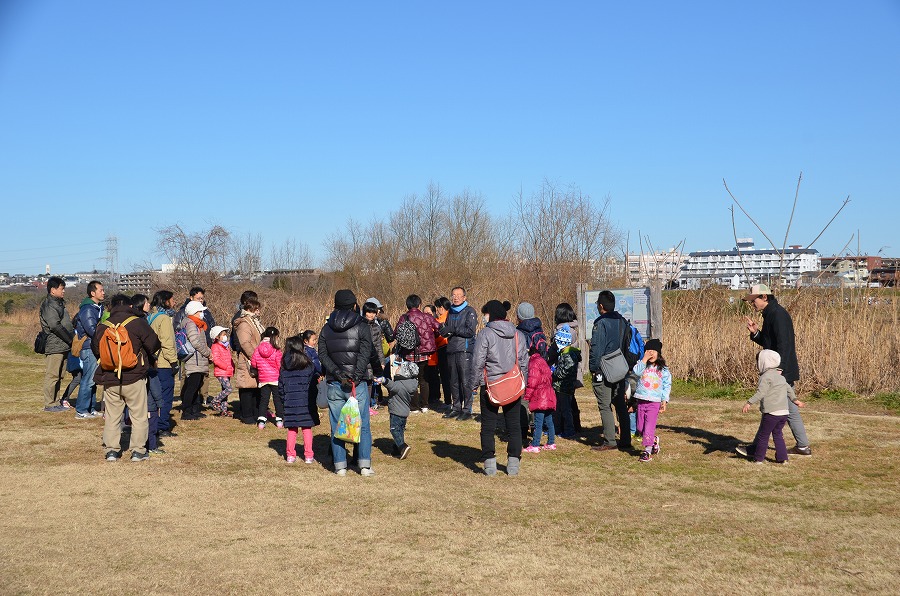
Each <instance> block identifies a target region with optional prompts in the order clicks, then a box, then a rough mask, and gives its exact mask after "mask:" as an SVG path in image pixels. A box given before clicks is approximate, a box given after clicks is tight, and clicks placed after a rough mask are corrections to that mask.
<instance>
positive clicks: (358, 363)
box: [319, 290, 375, 476]
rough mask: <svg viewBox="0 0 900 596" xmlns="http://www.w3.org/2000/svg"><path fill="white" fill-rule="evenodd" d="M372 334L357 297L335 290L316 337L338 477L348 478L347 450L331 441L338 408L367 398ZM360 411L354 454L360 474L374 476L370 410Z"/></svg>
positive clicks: (360, 409) (344, 444)
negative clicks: (358, 437)
mask: <svg viewBox="0 0 900 596" xmlns="http://www.w3.org/2000/svg"><path fill="white" fill-rule="evenodd" d="M373 349H374V346H373V345H372V333H371V332H370V331H369V325H368V324H367V323H366V321H365V319H363V318H362V317H361V316H360V314H359V305H358V304H357V302H356V296H355V295H354V294H353V292H351V291H350V290H338V291H337V292H335V294H334V310H333V311H332V312H331V314H330V315H329V316H328V320H327V321H326V323H325V326H324V327H322V331H321V333H319V359H320V360H321V362H322V367H323V368H324V369H325V380H326V383H327V387H328V414H329V418H330V420H331V453H332V457H333V459H334V471H335V473H336V474H337V475H338V476H346V475H347V446H346V443H345V442H344V441H342V440H340V439H335V438H334V430H335V428H337V424H338V420H339V419H340V415H341V408H343V407H344V404H345V403H347V400H349V399H350V397H351V395H353V394H354V393H355V394H356V396H366V395H368V394H369V393H368V391H369V388H368V385H367V384H366V369H367V367H368V365H369V362H370V361H371V359H372V351H373ZM361 406H362V407H360V408H359V419H360V425H361V429H360V439H359V448H358V451H357V455H358V459H357V463H358V464H359V473H360V474H361V475H362V476H374V475H375V471H374V470H372V429H371V427H370V426H369V408H367V407H365V406H364V405H363V404H361Z"/></svg>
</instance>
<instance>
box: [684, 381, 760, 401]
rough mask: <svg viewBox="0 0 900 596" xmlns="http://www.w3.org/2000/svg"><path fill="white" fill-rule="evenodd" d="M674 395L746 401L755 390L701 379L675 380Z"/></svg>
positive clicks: (734, 384) (737, 384)
mask: <svg viewBox="0 0 900 596" xmlns="http://www.w3.org/2000/svg"><path fill="white" fill-rule="evenodd" d="M672 395H673V396H677V395H683V396H686V397H695V398H699V399H733V400H745V399H747V398H748V397H750V396H751V395H753V389H750V388H748V387H744V386H743V385H741V384H739V383H731V384H728V385H722V384H719V383H711V382H709V381H701V380H699V379H687V380H683V379H674V380H673V381H672Z"/></svg>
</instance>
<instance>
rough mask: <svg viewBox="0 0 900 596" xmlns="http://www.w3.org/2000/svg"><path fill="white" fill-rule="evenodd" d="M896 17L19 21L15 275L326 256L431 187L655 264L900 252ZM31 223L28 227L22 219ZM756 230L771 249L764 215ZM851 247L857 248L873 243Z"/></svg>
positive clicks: (618, 5) (70, 15) (615, 12)
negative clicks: (550, 206) (208, 254)
mask: <svg viewBox="0 0 900 596" xmlns="http://www.w3.org/2000/svg"><path fill="white" fill-rule="evenodd" d="M898 106H900V2H897V1H896V0H871V1H867V2H846V1H821V0H817V1H797V2H793V1H792V2H783V1H778V2H775V1H772V2H766V1H762V2H723V1H721V0H716V1H709V2H678V3H675V2H668V1H648V2H640V3H630V2H571V3H566V2H553V3H551V2H535V3H529V2H503V3H487V2H452V3H450V2H448V3H432V2H404V3H390V2H388V3H384V2H378V3H376V2H341V3H330V2H320V3H312V2H309V3H307V2H288V1H274V0H273V1H270V2H231V1H221V0H218V1H199V0H196V1H189V2H181V1H178V2H175V1H154V2H122V1H120V0H117V1H100V0H95V1H91V2H71V1H68V0H0V197H2V204H3V206H4V210H5V212H6V213H7V220H6V224H7V225H6V226H4V230H3V234H2V235H0V238H2V240H0V271H8V272H10V273H14V272H26V273H31V272H39V271H42V270H43V268H44V265H45V264H46V263H51V265H53V269H54V271H74V270H79V269H86V268H92V267H95V266H96V267H98V268H102V267H104V265H105V262H104V260H103V257H104V250H105V245H104V243H103V242H102V240H103V239H104V238H105V237H106V235H107V234H111V233H115V234H116V235H117V236H118V239H119V260H120V263H121V268H122V269H123V270H127V269H128V266H129V265H130V264H132V263H139V262H143V261H146V260H147V259H148V258H149V259H151V260H152V261H153V262H154V263H155V264H157V265H158V264H160V263H161V262H162V260H163V259H162V257H161V256H160V255H158V254H155V252H156V233H155V232H154V228H159V227H162V226H166V225H169V224H172V223H176V222H177V223H181V224H183V225H185V226H186V227H188V228H192V229H200V228H202V227H204V226H208V225H209V224H211V223H218V224H221V225H223V226H225V227H227V228H229V229H231V230H233V231H235V232H237V233H239V234H243V233H247V232H253V233H255V232H261V233H263V235H264V237H265V245H266V246H269V245H270V244H272V243H278V242H281V241H283V240H284V239H286V238H288V237H294V238H296V239H297V240H299V241H303V242H306V243H307V244H308V245H309V246H310V247H311V249H312V250H313V251H314V253H316V254H317V255H318V256H322V254H323V253H322V249H321V242H322V240H323V238H325V237H326V236H327V234H328V233H329V232H330V231H331V230H333V229H334V228H335V227H336V226H340V225H341V224H342V223H343V222H345V221H346V219H347V217H348V216H350V215H355V216H356V217H357V218H359V219H361V220H366V219H368V218H371V217H374V216H375V215H376V214H378V213H386V212H388V211H390V210H392V209H395V208H396V207H397V206H398V205H399V203H400V201H401V200H402V198H403V197H404V196H405V195H408V194H410V193H421V192H422V191H423V190H424V189H425V187H426V185H427V184H428V183H429V181H434V182H436V183H438V184H440V185H441V187H442V188H443V190H444V191H445V192H446V193H449V194H453V193H455V192H458V191H461V190H463V189H465V188H468V189H471V190H474V191H478V192H480V193H481V194H482V195H483V196H484V197H485V198H486V200H487V202H488V204H489V206H490V207H491V209H492V210H494V211H496V212H497V213H500V212H502V211H503V210H504V209H505V208H506V207H507V206H508V205H509V203H510V201H511V200H512V198H513V196H514V195H515V193H517V192H518V190H519V189H520V188H522V189H524V191H525V193H526V194H528V193H530V192H532V191H533V190H535V189H537V188H538V187H539V185H540V183H541V181H542V180H543V179H544V178H547V179H549V180H552V181H554V182H557V183H559V184H562V185H566V184H575V185H577V186H579V187H580V188H581V189H582V190H583V191H584V192H585V193H587V194H589V195H590V196H592V197H594V198H595V199H597V200H602V199H603V198H604V197H606V196H609V197H610V200H611V205H612V209H611V215H612V218H613V220H614V221H615V222H616V223H617V224H618V225H619V226H620V227H621V228H622V229H623V230H626V231H630V232H631V237H632V248H633V247H634V238H635V237H636V235H637V233H638V230H640V231H641V232H643V233H644V234H646V235H649V236H650V238H651V240H652V241H653V243H654V244H655V245H657V246H659V247H666V246H670V245H674V244H676V243H677V242H679V241H680V240H682V239H685V240H686V247H687V249H688V250H702V249H711V248H720V249H725V248H730V247H731V246H733V244H734V241H733V237H732V230H731V222H730V216H729V213H728V210H727V209H728V207H729V205H730V199H729V197H728V195H727V193H726V192H725V190H724V188H723V186H722V179H723V178H725V179H727V181H728V183H729V186H730V187H731V189H732V190H733V191H734V192H735V194H736V195H737V196H738V198H739V199H740V200H742V201H743V202H744V204H745V206H746V207H747V208H748V209H749V210H750V211H751V213H752V214H753V215H754V216H755V217H756V218H757V219H758V221H759V222H760V224H761V225H762V226H763V227H764V228H766V229H767V231H771V235H772V237H773V238H774V239H775V240H776V242H778V243H780V242H781V241H782V240H783V238H784V230H785V226H786V223H787V220H788V216H789V214H790V208H791V201H792V200H793V195H794V187H795V184H796V179H797V176H798V174H799V173H800V172H801V171H802V172H803V175H804V182H803V186H802V188H801V193H800V203H799V208H798V212H797V216H796V218H795V223H794V226H793V229H792V234H791V237H790V243H791V244H806V243H808V242H810V241H811V240H812V239H813V238H814V237H815V235H816V234H817V233H818V231H819V230H820V228H821V227H822V226H823V225H824V224H825V223H826V222H827V220H828V219H829V218H830V217H831V215H832V214H833V212H834V211H835V210H836V209H837V208H838V207H839V205H840V203H841V201H842V200H843V199H844V198H845V197H846V196H847V195H850V196H851V203H850V205H849V206H848V208H847V209H846V210H845V211H844V213H843V214H842V215H841V216H840V218H839V219H838V220H837V221H836V223H835V224H834V225H833V227H832V228H831V229H830V230H829V231H828V232H827V233H826V234H825V236H824V237H823V238H822V239H821V240H820V241H819V242H818V243H817V244H816V248H819V250H820V251H821V252H823V253H826V254H830V253H832V252H833V251H838V250H840V249H841V247H842V246H844V244H845V243H846V242H847V241H848V240H849V239H850V237H851V235H852V234H854V233H856V231H857V230H859V231H860V234H861V249H862V251H863V252H869V253H875V252H876V251H878V250H879V248H881V247H883V246H885V245H894V246H891V248H888V249H884V252H885V253H890V254H896V255H900V239H898V238H897V233H896V227H897V220H898V218H897V216H896V209H897V207H896V206H897V205H898V198H900V197H898V189H900V108H898ZM10 216H11V218H10ZM738 233H739V234H740V235H748V236H753V237H754V238H755V239H757V244H758V245H760V244H764V242H763V239H762V237H761V234H759V233H758V232H757V231H756V230H755V229H754V228H753V227H752V225H751V224H750V223H749V222H748V221H747V220H746V219H744V218H739V220H738ZM852 248H853V250H854V251H855V249H856V241H855V240H854V242H853V245H852Z"/></svg>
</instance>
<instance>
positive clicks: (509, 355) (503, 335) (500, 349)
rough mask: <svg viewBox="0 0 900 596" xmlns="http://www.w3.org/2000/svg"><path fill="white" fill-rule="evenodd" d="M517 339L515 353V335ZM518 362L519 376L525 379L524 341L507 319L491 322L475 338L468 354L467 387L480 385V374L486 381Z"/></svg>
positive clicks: (481, 380)
mask: <svg viewBox="0 0 900 596" xmlns="http://www.w3.org/2000/svg"><path fill="white" fill-rule="evenodd" d="M516 336H518V338H519V352H518V354H516V348H515V346H516V344H515V338H516ZM517 362H518V364H519V368H520V369H521V371H522V375H523V377H525V380H526V382H527V380H528V340H526V339H525V335H524V334H523V333H522V332H521V331H517V330H516V328H515V326H514V325H513V324H512V323H510V322H509V321H491V322H490V323H488V324H487V325H486V326H485V328H484V329H482V330H481V331H480V332H479V333H478V335H477V336H476V337H475V349H474V351H473V353H472V368H471V370H470V371H469V378H468V379H467V380H468V386H469V387H478V386H480V385H484V374H485V371H487V376H488V380H494V379H497V378H499V377H501V376H503V375H505V374H506V373H508V372H509V371H511V370H512V368H513V366H514V365H515V364H516V363H517Z"/></svg>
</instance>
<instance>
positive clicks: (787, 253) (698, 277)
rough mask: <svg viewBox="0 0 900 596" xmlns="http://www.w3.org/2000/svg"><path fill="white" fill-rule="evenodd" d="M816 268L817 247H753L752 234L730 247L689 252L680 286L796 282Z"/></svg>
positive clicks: (817, 263) (742, 285)
mask: <svg viewBox="0 0 900 596" xmlns="http://www.w3.org/2000/svg"><path fill="white" fill-rule="evenodd" d="M818 270H819V251H817V250H815V249H812V248H803V247H802V246H791V247H789V248H786V249H785V250H784V251H783V252H782V251H780V250H773V249H762V250H760V249H756V248H755V247H754V245H753V239H752V238H739V239H738V243H737V246H735V247H734V248H732V249H731V250H702V251H697V252H692V253H690V254H689V255H688V260H687V264H686V266H685V268H684V270H683V272H682V274H681V280H683V283H682V287H687V288H698V287H700V286H701V285H703V284H704V283H712V284H718V285H727V286H730V287H732V288H735V289H737V288H741V287H748V286H750V285H752V284H756V283H764V284H769V285H773V284H776V283H777V282H779V281H780V283H781V285H783V286H790V285H796V284H798V283H799V282H800V278H801V275H802V274H803V273H805V272H807V271H818Z"/></svg>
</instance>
